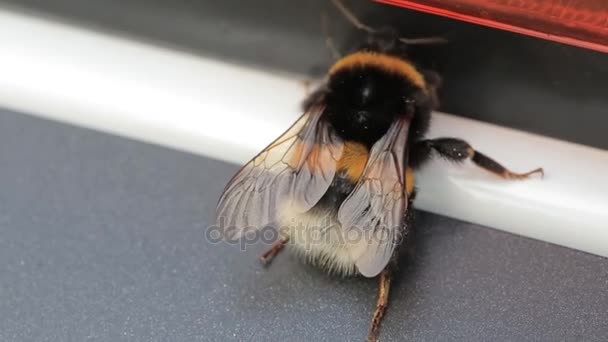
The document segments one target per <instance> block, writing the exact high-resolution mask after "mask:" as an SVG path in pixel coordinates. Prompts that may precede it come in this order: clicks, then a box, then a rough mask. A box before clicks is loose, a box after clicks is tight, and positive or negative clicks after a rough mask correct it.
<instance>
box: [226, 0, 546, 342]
mask: <svg viewBox="0 0 608 342" xmlns="http://www.w3.org/2000/svg"><path fill="white" fill-rule="evenodd" d="M334 3H335V4H336V6H337V7H338V8H339V9H340V11H342V12H343V14H344V15H345V16H346V18H347V19H348V20H350V21H351V22H352V23H353V24H354V25H355V26H356V27H358V28H360V29H363V30H365V31H366V32H367V33H368V36H369V37H368V39H367V40H366V41H365V42H364V43H363V44H361V46H359V47H358V48H356V49H355V50H354V52H352V53H350V54H348V55H346V56H344V57H342V58H340V59H338V60H337V61H336V62H335V64H333V65H332V66H331V67H330V68H329V71H328V73H327V77H326V81H325V83H324V84H323V85H322V86H321V87H320V88H318V89H317V90H316V91H315V92H313V93H312V94H310V95H309V97H308V99H307V100H306V101H305V102H304V110H303V111H304V114H303V115H302V116H301V117H300V118H299V119H298V120H297V121H296V122H295V123H294V124H293V125H292V126H291V127H290V128H289V129H288V130H287V131H286V132H285V133H284V134H283V135H281V136H280V137H279V138H278V139H276V140H275V141H274V142H272V143H271V144H270V145H269V146H268V147H266V148H265V149H264V150H262V151H261V152H260V153H259V154H258V155H257V156H256V157H254V158H253V159H252V160H251V161H250V162H249V163H247V164H246V165H245V166H244V167H243V168H242V169H241V170H240V171H238V173H237V174H236V175H235V176H234V177H233V178H232V179H231V180H230V182H229V183H228V185H227V186H226V188H225V190H224V192H223V194H222V195H221V197H220V199H219V202H218V205H217V217H218V220H222V221H223V222H221V224H219V223H218V224H219V225H220V226H222V227H228V228H226V229H229V230H230V235H231V237H232V238H239V237H241V236H242V235H243V234H245V233H247V232H248V231H250V230H256V229H261V228H263V227H265V226H268V225H270V224H272V225H275V226H276V227H277V229H278V230H279V232H280V239H279V240H278V241H277V242H276V243H275V244H274V245H273V246H272V247H271V248H270V249H269V250H268V251H267V252H266V253H264V254H263V255H262V256H261V261H262V262H263V263H264V264H268V263H269V262H270V261H271V260H272V259H273V258H274V257H275V256H276V255H277V254H278V253H279V252H280V251H281V250H282V249H283V247H284V246H286V245H287V246H289V247H291V249H292V250H293V251H294V252H295V253H296V254H298V255H300V256H302V257H303V258H304V259H305V260H307V261H308V262H310V263H313V264H315V265H317V266H319V267H321V268H323V269H325V270H327V271H328V272H331V273H336V274H340V275H343V276H352V275H361V276H364V277H377V278H378V281H379V286H378V299H377V303H376V308H375V311H374V313H373V316H372V320H371V325H370V328H369V335H368V340H370V341H375V340H376V338H377V334H378V328H379V326H380V322H381V320H382V316H383V315H384V312H385V310H386V308H387V304H388V294H389V288H390V282H391V273H392V271H393V269H394V267H395V265H396V263H397V257H396V256H397V253H398V250H399V246H401V245H402V241H403V238H404V237H405V236H407V234H408V231H409V230H410V229H411V225H412V212H413V211H412V210H411V209H412V201H413V199H414V197H415V193H416V190H415V177H414V174H415V170H417V169H418V168H419V167H420V166H422V165H423V164H424V163H425V162H426V161H427V160H429V158H431V157H432V156H433V155H436V156H439V157H442V158H445V159H447V160H450V161H454V162H463V161H465V160H470V161H472V162H473V163H474V164H476V165H477V166H479V167H481V168H483V169H485V170H487V171H489V172H492V173H494V174H496V175H497V176H499V177H502V178H507V179H525V178H527V177H529V176H531V175H532V174H536V173H540V174H541V175H542V173H543V170H542V169H541V168H538V169H535V170H533V171H530V172H526V173H515V172H511V171H509V170H508V169H506V168H505V167H503V166H502V165H501V164H499V163H498V162H496V161H494V160H493V159H491V158H489V157H488V156H486V155H484V154H482V153H481V152H479V151H477V150H475V149H474V148H473V147H472V146H470V145H469V144H468V143H467V142H466V141H464V140H461V139H457V138H449V137H446V138H438V139H426V138H425V133H426V132H427V129H428V127H429V123H430V119H431V113H432V111H433V110H434V109H436V108H437V107H438V98H437V90H438V87H439V86H440V83H441V82H440V78H439V76H438V75H437V74H436V73H435V72H433V71H431V70H425V69H424V68H422V67H420V66H419V65H417V64H416V63H414V62H413V61H412V60H411V59H410V58H409V57H408V54H407V51H408V49H409V48H410V47H411V46H412V45H413V43H420V42H422V41H420V40H413V41H411V40H407V39H403V38H400V37H399V36H398V35H397V34H396V33H394V32H392V31H376V30H373V29H371V28H369V27H367V26H365V25H364V24H362V23H361V22H359V21H358V19H357V18H356V17H354V15H353V14H352V13H351V12H350V11H348V10H347V9H346V8H344V6H343V5H342V4H341V3H339V2H338V1H337V0H336V1H334Z"/></svg>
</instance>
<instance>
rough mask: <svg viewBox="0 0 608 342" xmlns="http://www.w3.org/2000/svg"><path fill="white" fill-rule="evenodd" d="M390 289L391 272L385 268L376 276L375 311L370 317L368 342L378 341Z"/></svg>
mask: <svg viewBox="0 0 608 342" xmlns="http://www.w3.org/2000/svg"><path fill="white" fill-rule="evenodd" d="M390 287H391V271H390V269H389V267H387V268H385V269H384V270H383V271H382V272H381V273H380V274H379V275H378V299H377V301H376V309H375V310H374V315H373V316H372V322H371V325H370V327H369V334H368V335H367V341H368V342H376V341H377V340H378V329H379V328H380V323H382V317H384V313H385V312H386V307H387V306H388V293H389V290H390Z"/></svg>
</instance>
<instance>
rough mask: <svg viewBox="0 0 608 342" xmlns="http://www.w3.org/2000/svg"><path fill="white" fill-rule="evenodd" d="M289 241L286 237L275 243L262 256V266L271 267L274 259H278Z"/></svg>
mask: <svg viewBox="0 0 608 342" xmlns="http://www.w3.org/2000/svg"><path fill="white" fill-rule="evenodd" d="M287 241H289V238H287V237H284V238H280V239H279V240H277V241H276V242H275V243H273V244H272V246H270V248H269V249H268V250H267V251H266V252H264V254H262V255H261V256H260V262H261V263H262V265H264V266H268V265H270V263H271V262H272V260H273V259H274V257H276V256H277V255H278V254H279V253H280V252H281V250H282V249H283V248H284V247H285V244H286V243H287Z"/></svg>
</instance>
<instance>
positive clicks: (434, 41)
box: [399, 37, 448, 45]
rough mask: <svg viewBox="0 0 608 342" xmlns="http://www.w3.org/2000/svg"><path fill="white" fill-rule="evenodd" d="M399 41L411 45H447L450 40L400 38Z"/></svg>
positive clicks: (440, 38)
mask: <svg viewBox="0 0 608 342" xmlns="http://www.w3.org/2000/svg"><path fill="white" fill-rule="evenodd" d="M399 41H400V42H402V43H405V44H409V45H416V44H418V45H423V44H445V43H447V42H448V40H447V39H445V38H443V37H425V38H399Z"/></svg>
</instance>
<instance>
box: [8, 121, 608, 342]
mask: <svg viewBox="0 0 608 342" xmlns="http://www.w3.org/2000/svg"><path fill="white" fill-rule="evenodd" d="M236 168H237V166H235V165H229V164H225V163H221V162H218V161H213V160H209V159H205V158H202V157H198V156H194V155H190V154H186V153H181V152H176V151H172V150H168V149H164V148H160V147H156V146H151V145H147V144H143V143H138V142H133V141H130V140H126V139H122V138H118V137H114V136H110V135H105V134H101V133H96V132H92V131H89V130H85V129H81V128H75V127H71V126H67V125H63V124H57V123H51V122H48V121H44V120H41V119H35V118H32V117H29V116H25V115H21V114H14V113H9V112H0V184H1V187H2V191H1V192H0V260H2V262H0V317H1V319H0V340H1V341H85V340H91V341H192V340H201V341H212V340H216V341H218V340H252V341H264V340H270V341H285V340H287V338H292V339H295V340H299V341H305V340H315V341H336V340H355V341H357V340H358V341H362V340H363V337H364V336H365V335H366V330H367V327H368V319H369V317H370V313H371V310H372V305H373V303H374V297H375V282H374V281H373V280H363V279H336V278H331V277H327V276H325V275H324V274H322V273H321V272H319V271H317V270H316V269H313V268H311V267H308V266H306V265H302V264H300V263H299V262H298V261H297V260H295V259H294V258H292V257H291V256H289V255H287V254H284V255H281V256H279V258H278V259H277V260H276V262H275V263H274V264H273V265H272V267H271V268H270V269H268V270H264V269H262V268H261V267H260V265H259V264H258V263H257V260H256V258H255V257H256V255H257V253H258V252H259V250H260V249H261V248H262V247H263V246H255V247H254V248H250V249H249V250H248V251H247V252H240V251H239V250H238V248H235V247H233V246H227V245H213V244H210V243H208V242H206V241H205V237H204V227H206V226H207V225H208V224H209V223H210V222H211V217H212V214H213V208H214V205H215V200H216V198H217V196H218V194H219V192H220V191H221V189H222V186H223V184H224V182H225V181H227V180H228V178H229V177H230V175H231V173H232V172H234V171H235V170H236ZM416 226H417V229H418V233H417V234H416V235H415V238H414V246H415V248H414V249H413V250H412V251H411V253H410V254H409V255H410V256H409V257H408V256H407V255H406V258H405V259H404V260H403V269H402V272H401V273H400V274H399V275H398V277H397V281H396V284H395V287H394V291H393V293H392V298H391V299H392V301H391V306H390V309H389V312H388V315H387V316H386V321H385V324H384V326H383V329H382V333H381V334H382V335H381V336H382V337H383V338H384V340H385V341H396V340H404V339H409V340H412V341H436V340H442V341H445V340H459V341H605V339H606V336H607V335H608V321H607V320H608V318H607V317H608V291H606V289H607V287H608V259H604V258H600V257H596V256H592V255H588V254H585V253H582V252H576V251H573V250H569V249H566V248H561V247H556V246H553V245H550V244H547V243H542V242H537V241H533V240H529V239H525V238H521V237H516V236H513V235H509V234H505V233H501V232H498V231H494V230H492V229H487V228H483V227H478V226H475V225H470V224H466V223H462V222H458V221H454V220H451V219H446V218H442V217H438V216H435V215H430V214H426V213H421V212H420V213H418V220H417V225H416ZM412 256H413V257H412Z"/></svg>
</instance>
